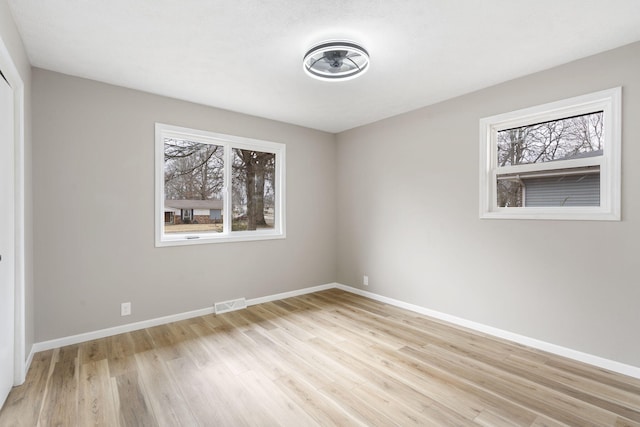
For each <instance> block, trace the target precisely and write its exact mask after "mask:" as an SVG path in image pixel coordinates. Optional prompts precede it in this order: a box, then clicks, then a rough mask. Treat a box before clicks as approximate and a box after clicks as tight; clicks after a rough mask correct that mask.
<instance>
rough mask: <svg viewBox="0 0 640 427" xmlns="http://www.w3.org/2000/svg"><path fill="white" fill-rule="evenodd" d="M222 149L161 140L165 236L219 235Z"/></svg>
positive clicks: (172, 140) (173, 140)
mask: <svg viewBox="0 0 640 427" xmlns="http://www.w3.org/2000/svg"><path fill="white" fill-rule="evenodd" d="M223 168H224V148H223V147H222V146H219V145H213V144H205V143H201V142H195V141H189V140H185V139H174V138H165V139H164V195H165V201H164V213H163V216H164V232H165V233H174V234H175V233H177V234H194V233H198V234H200V233H220V232H222V226H223V200H222V189H223V186H224V175H223Z"/></svg>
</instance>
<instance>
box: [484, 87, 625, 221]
mask: <svg viewBox="0 0 640 427" xmlns="http://www.w3.org/2000/svg"><path fill="white" fill-rule="evenodd" d="M620 106H621V88H614V89H609V90H605V91H601V92H596V93H592V94H588V95H584V96H579V97H575V98H571V99H566V100H563V101H558V102H553V103H550V104H545V105H540V106H536V107H532V108H527V109H524V110H518V111H514V112H510V113H505V114H500V115H497V116H492V117H487V118H484V119H482V120H480V146H481V148H480V217H481V218H521V219H575V220H580V219H582V220H620V148H621V140H620V139H621V127H620V123H621V118H620V116H621V114H620V108H621V107H620Z"/></svg>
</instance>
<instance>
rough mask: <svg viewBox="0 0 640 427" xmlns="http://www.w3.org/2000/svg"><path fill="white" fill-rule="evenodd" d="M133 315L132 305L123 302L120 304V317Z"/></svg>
mask: <svg viewBox="0 0 640 427" xmlns="http://www.w3.org/2000/svg"><path fill="white" fill-rule="evenodd" d="M130 314H131V303H130V302H123V303H122V304H120V316H128V315H130Z"/></svg>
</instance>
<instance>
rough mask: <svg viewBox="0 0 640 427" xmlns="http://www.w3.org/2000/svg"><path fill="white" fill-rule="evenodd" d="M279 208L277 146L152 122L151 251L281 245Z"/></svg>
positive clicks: (280, 156)
mask: <svg viewBox="0 0 640 427" xmlns="http://www.w3.org/2000/svg"><path fill="white" fill-rule="evenodd" d="M284 207H285V145H284V144H279V143H275V142H269V141H261V140H255V139H249V138H242V137H237V136H231V135H222V134H217V133H212V132H206V131H199V130H194V129H187V128H181V127H177V126H170V125H165V124H160V123H156V246H173V245H185V244H197V243H213V242H230V241H244V240H263V239H277V238H284V237H285V221H284V214H285V209H284ZM177 211H179V212H180V213H181V215H180V217H177V216H174V217H173V221H169V222H168V221H166V219H167V217H166V215H165V212H177Z"/></svg>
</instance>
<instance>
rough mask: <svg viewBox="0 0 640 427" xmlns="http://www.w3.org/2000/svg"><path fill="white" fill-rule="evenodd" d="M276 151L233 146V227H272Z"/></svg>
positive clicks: (234, 229) (244, 228) (238, 229)
mask: <svg viewBox="0 0 640 427" xmlns="http://www.w3.org/2000/svg"><path fill="white" fill-rule="evenodd" d="M275 167H276V155H275V154H274V153H266V152H261V151H255V150H240V149H237V148H234V149H233V168H232V196H231V200H232V213H233V222H232V224H231V230H232V231H244V230H257V229H263V228H273V227H274V218H275V196H276V194H275V180H274V175H275Z"/></svg>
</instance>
